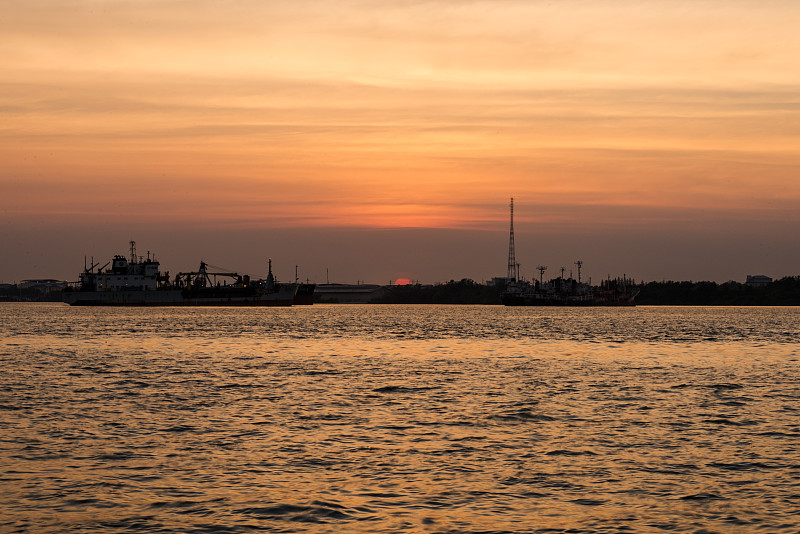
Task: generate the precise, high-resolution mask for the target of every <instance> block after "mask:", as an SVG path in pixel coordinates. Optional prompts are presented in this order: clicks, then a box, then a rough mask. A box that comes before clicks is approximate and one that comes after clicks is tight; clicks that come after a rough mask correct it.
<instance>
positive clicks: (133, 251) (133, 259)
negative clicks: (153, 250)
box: [131, 241, 136, 263]
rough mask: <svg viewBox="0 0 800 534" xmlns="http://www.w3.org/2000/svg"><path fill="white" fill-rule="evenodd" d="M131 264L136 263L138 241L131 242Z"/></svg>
mask: <svg viewBox="0 0 800 534" xmlns="http://www.w3.org/2000/svg"><path fill="white" fill-rule="evenodd" d="M131 263H136V241H131Z"/></svg>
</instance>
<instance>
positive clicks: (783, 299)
mask: <svg viewBox="0 0 800 534" xmlns="http://www.w3.org/2000/svg"><path fill="white" fill-rule="evenodd" d="M637 287H638V288H639V296H637V297H636V303H637V304H641V305H648V304H651V305H696V306H800V276H787V277H785V278H781V279H780V280H775V281H773V282H771V283H769V284H767V285H765V286H763V287H752V286H749V285H747V284H742V283H739V282H725V283H723V284H717V283H716V282H672V281H670V282H647V283H643V284H639V285H638V286H637Z"/></svg>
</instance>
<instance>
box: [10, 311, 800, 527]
mask: <svg viewBox="0 0 800 534" xmlns="http://www.w3.org/2000/svg"><path fill="white" fill-rule="evenodd" d="M2 311H3V313H2V316H0V327H2V330H1V331H2V333H3V336H2V339H3V345H2V363H3V368H4V373H3V374H2V378H0V425H1V426H2V449H0V463H1V464H2V465H1V466H0V467H2V470H1V471H2V475H0V477H2V482H3V484H2V486H0V487H2V493H0V504H2V508H3V509H4V513H3V516H2V519H0V529H2V530H4V531H37V532H61V531H65V530H69V531H72V532H98V531H104V532H219V531H223V532H250V531H253V530H268V531H275V532H341V531H345V532H399V531H410V532H487V531H488V532H538V531H548V532H566V531H570V532H621V531H626V530H627V531H636V532H642V531H645V532H647V531H660V530H673V531H692V530H699V529H707V530H709V531H718V532H747V531H756V530H758V531H769V532H795V531H796V526H795V524H794V520H793V517H794V516H793V514H794V513H795V512H796V510H797V504H798V502H797V493H798V488H799V487H800V485H799V484H798V482H797V481H798V476H799V475H800V458H799V455H798V450H797V443H798V438H799V437H800V427H799V425H800V418H798V415H799V413H798V411H799V410H800V408H798V402H797V400H798V396H799V395H800V389H798V375H799V374H800V373H798V361H799V360H798V353H799V352H800V351H799V350H798V344H797V341H798V333H797V328H796V326H797V324H798V318H800V312H799V311H798V309H796V308H784V309H781V308H753V309H710V308H635V309H632V310H530V309H524V310H512V309H506V308H502V307H487V306H472V307H469V306H464V307H460V306H453V307H444V306H441V307H438V306H394V307H393V306H335V305H332V306H313V307H310V308H287V309H280V310H241V309H214V310H204V309H186V310H141V309H116V310H115V309H74V308H68V307H63V306H58V305H2ZM547 529H552V530H547ZM569 529H574V530H569Z"/></svg>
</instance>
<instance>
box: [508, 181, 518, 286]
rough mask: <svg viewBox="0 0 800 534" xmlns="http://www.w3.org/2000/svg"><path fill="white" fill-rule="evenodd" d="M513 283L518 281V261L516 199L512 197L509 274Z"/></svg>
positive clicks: (509, 278)
mask: <svg viewBox="0 0 800 534" xmlns="http://www.w3.org/2000/svg"><path fill="white" fill-rule="evenodd" d="M506 278H508V280H509V281H511V282H516V281H517V259H516V254H515V253H514V197H511V233H510V234H509V238H508V274H507V275H506Z"/></svg>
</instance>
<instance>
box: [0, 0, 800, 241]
mask: <svg viewBox="0 0 800 534" xmlns="http://www.w3.org/2000/svg"><path fill="white" fill-rule="evenodd" d="M2 12H3V16H2V17H0V50H2V54H0V72H3V77H2V79H0V114H1V115H2V121H0V186H1V187H2V189H3V191H4V195H3V196H4V197H5V200H4V204H5V206H4V208H3V211H2V212H1V213H0V217H2V218H3V220H4V221H7V222H8V224H9V228H24V227H26V225H29V224H31V221H33V220H36V218H37V217H40V216H42V215H44V214H46V215H47V216H48V217H50V218H52V217H56V220H57V219H58V217H59V216H63V217H65V218H69V220H70V221H73V222H74V223H75V224H78V222H76V221H80V220H85V221H87V224H88V221H94V220H96V219H97V217H100V216H103V215H104V214H107V213H109V211H113V212H114V213H115V214H117V215H121V216H127V217H136V216H137V215H142V214H146V216H147V219H148V220H150V221H153V222H162V223H165V224H178V223H181V222H187V221H192V220H198V219H200V220H203V221H207V222H209V223H215V224H225V225H232V226H237V225H239V226H241V227H248V228H258V227H270V228H276V227H293V228H296V227H308V228H311V229H313V228H317V227H348V228H351V227H364V228H375V227H377V228H393V227H400V228H403V227H419V228H456V229H458V228H463V229H492V228H497V227H498V225H500V226H502V221H503V220H504V217H505V213H504V211H503V210H502V209H500V210H498V209H497V206H504V205H505V204H506V202H507V198H508V197H509V196H511V195H514V196H516V197H517V198H518V199H520V201H521V202H522V205H523V206H528V207H529V209H527V210H525V209H521V210H520V213H519V218H520V222H521V223H523V224H524V223H525V222H528V223H530V226H529V228H532V229H533V230H532V231H539V230H541V231H547V229H548V228H551V227H552V226H554V225H555V226H558V227H560V228H562V229H563V228H566V227H567V226H569V225H570V224H572V225H574V226H575V227H581V226H585V225H586V224H591V225H592V226H593V227H595V228H602V227H608V228H610V229H614V230H615V231H616V230H618V229H619V227H620V225H625V224H633V225H638V226H645V227H647V226H648V225H650V226H653V227H659V228H664V227H665V225H666V226H667V227H669V225H674V227H675V229H676V230H675V231H676V232H679V231H683V230H684V229H685V228H687V227H693V226H697V225H701V226H702V225H703V224H705V223H707V222H708V221H709V220H720V219H726V220H739V221H741V222H743V223H747V222H748V221H752V222H753V223H758V224H762V223H763V224H772V223H774V224H775V226H774V232H775V233H776V234H781V233H783V234H785V235H787V236H788V235H791V232H793V231H794V230H795V229H797V227H798V224H800V215H798V209H797V208H798V206H800V179H798V176H797V175H798V172H797V171H798V169H799V168H800V154H798V151H797V146H800V91H798V89H800V69H798V68H797V58H798V57H800V32H798V31H797V28H799V27H800V4H798V3H797V2H790V1H760V2H755V1H726V2H722V1H719V0H709V1H694V2H682V1H649V2H634V1H622V0H618V1H606V2H597V1H592V2H590V1H557V0H553V1H549V2H546V1H541V2H539V1H502V0H501V1H491V2H489V1H485V2H481V1H455V0H446V1H399V2H398V1H395V2H389V1H356V0H353V1H345V2H335V3H322V2H311V1H296V2H267V1H262V0H259V1H256V0H239V1H236V0H231V1H227V2H219V1H213V2H212V1H196V0H195V1H179V0H176V1H167V0H145V1H136V2H131V1H121V0H119V1H117V0H82V1H61V0H59V1H49V0H48V1H44V0H33V1H6V2H3V3H2ZM678 214H679V215H678ZM523 228H524V226H523ZM537 229H538V230H537ZM127 240H128V237H127V236H126V237H125V238H124V239H123V241H127Z"/></svg>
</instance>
